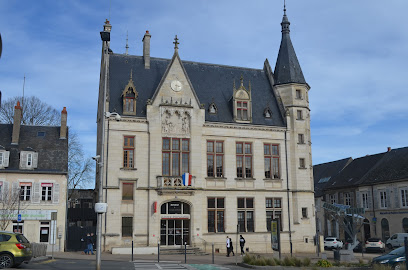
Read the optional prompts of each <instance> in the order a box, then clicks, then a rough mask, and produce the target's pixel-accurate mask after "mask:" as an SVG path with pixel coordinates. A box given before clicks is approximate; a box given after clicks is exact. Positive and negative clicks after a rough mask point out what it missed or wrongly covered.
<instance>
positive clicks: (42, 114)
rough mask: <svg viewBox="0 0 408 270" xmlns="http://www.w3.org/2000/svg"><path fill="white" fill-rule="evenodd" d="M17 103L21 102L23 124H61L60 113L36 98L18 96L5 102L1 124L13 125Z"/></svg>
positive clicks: (0, 118) (0, 113) (0, 117)
mask: <svg viewBox="0 0 408 270" xmlns="http://www.w3.org/2000/svg"><path fill="white" fill-rule="evenodd" d="M17 101H20V104H21V108H22V113H23V116H22V117H21V124H23V125H32V126H56V125H59V124H60V119H61V115H60V113H59V112H58V111H57V110H56V109H54V108H53V107H51V106H50V105H48V104H47V103H45V102H43V101H41V100H40V99H39V98H37V97H34V96H30V97H24V98H23V97H21V96H17V97H13V98H9V99H7V100H5V101H4V102H3V104H2V105H1V108H0V122H1V123H6V124H12V123H13V118H14V107H15V106H16V104H17Z"/></svg>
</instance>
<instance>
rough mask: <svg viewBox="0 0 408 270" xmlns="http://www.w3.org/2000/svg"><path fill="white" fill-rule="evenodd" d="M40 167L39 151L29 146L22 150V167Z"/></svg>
mask: <svg viewBox="0 0 408 270" xmlns="http://www.w3.org/2000/svg"><path fill="white" fill-rule="evenodd" d="M37 167H38V153H37V152H35V151H34V150H33V149H32V148H30V147H27V148H26V149H25V150H24V151H21V152H20V169H21V170H33V169H36V168H37Z"/></svg>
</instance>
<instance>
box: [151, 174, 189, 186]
mask: <svg viewBox="0 0 408 270" xmlns="http://www.w3.org/2000/svg"><path fill="white" fill-rule="evenodd" d="M157 187H158V188H165V189H189V188H194V187H195V176H193V177H192V179H191V185H183V178H182V177H181V176H157Z"/></svg>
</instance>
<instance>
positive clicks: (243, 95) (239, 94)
mask: <svg viewBox="0 0 408 270" xmlns="http://www.w3.org/2000/svg"><path fill="white" fill-rule="evenodd" d="M240 81H241V84H240V87H239V88H238V89H237V88H236V87H235V81H234V87H233V96H232V100H233V110H234V121H235V122H239V123H251V121H252V99H251V82H249V83H248V90H247V89H246V88H245V86H244V78H243V76H242V75H241V78H240Z"/></svg>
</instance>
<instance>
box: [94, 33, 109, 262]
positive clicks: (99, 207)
mask: <svg viewBox="0 0 408 270" xmlns="http://www.w3.org/2000/svg"><path fill="white" fill-rule="evenodd" d="M101 39H102V42H103V47H102V59H103V61H104V63H103V69H104V81H103V97H102V100H103V103H102V117H101V121H102V134H101V151H100V154H99V156H96V157H95V158H94V160H95V161H96V162H97V163H98V165H99V181H98V203H97V204H95V212H96V213H97V214H98V221H97V228H96V270H101V239H102V214H103V213H104V212H106V204H103V194H102V193H103V188H102V184H103V167H104V164H103V163H104V148H105V142H104V140H105V116H106V113H105V112H106V111H105V110H106V106H105V105H106V91H107V76H108V57H109V54H108V50H109V48H108V44H109V43H108V42H109V41H110V32H109V31H102V32H101Z"/></svg>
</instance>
